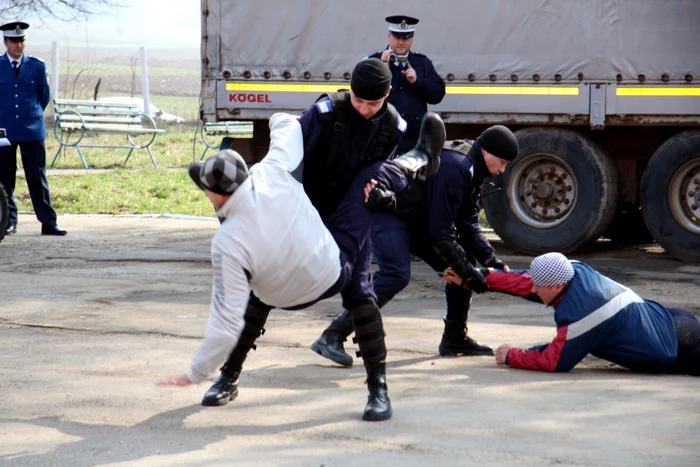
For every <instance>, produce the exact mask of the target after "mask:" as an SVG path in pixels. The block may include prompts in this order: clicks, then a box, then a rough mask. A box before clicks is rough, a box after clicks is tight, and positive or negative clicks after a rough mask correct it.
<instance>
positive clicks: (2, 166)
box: [0, 140, 56, 226]
mask: <svg viewBox="0 0 700 467" xmlns="http://www.w3.org/2000/svg"><path fill="white" fill-rule="evenodd" d="M18 146H19V149H20V152H21V153H22V167H24V175H25V177H26V178H27V186H28V188H29V195H30V196H31V198H32V205H33V206H34V212H35V213H36V217H37V219H39V222H41V223H42V224H46V225H56V211H54V210H53V208H52V207H51V198H50V196H49V182H48V181H47V180H46V147H45V145H44V141H43V140H42V141H24V142H19V143H13V144H11V145H10V146H5V147H2V148H0V183H2V185H3V187H5V193H7V204H8V206H7V207H8V211H9V223H8V226H10V225H12V226H16V225H17V204H16V203H15V196H14V191H15V183H16V178H17V147H18Z"/></svg>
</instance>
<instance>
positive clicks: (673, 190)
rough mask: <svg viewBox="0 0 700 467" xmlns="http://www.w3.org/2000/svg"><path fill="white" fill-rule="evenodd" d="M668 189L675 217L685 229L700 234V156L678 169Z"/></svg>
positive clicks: (672, 212)
mask: <svg viewBox="0 0 700 467" xmlns="http://www.w3.org/2000/svg"><path fill="white" fill-rule="evenodd" d="M668 189H669V196H668V199H669V206H670V208H671V214H672V215H673V217H674V218H675V219H676V221H677V222H678V223H679V224H680V225H681V226H682V227H683V228H684V229H686V230H688V231H690V232H694V233H696V234H699V235H700V158H698V159H695V160H692V161H690V162H688V163H686V164H685V165H683V166H682V167H681V168H680V169H678V171H677V172H676V173H675V174H674V175H673V178H672V180H671V183H670V184H669V188H668Z"/></svg>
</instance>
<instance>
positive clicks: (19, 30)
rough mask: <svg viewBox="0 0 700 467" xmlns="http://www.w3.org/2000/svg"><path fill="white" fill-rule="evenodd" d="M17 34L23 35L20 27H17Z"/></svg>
mask: <svg viewBox="0 0 700 467" xmlns="http://www.w3.org/2000/svg"><path fill="white" fill-rule="evenodd" d="M15 34H22V28H20V27H19V26H17V27H16V28H15Z"/></svg>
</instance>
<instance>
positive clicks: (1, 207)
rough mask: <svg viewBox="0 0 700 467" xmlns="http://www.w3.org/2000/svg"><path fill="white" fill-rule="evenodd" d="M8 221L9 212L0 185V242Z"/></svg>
mask: <svg viewBox="0 0 700 467" xmlns="http://www.w3.org/2000/svg"><path fill="white" fill-rule="evenodd" d="M9 220H10V212H9V211H8V207H7V195H6V194H5V188H3V186H2V185H0V242H1V241H2V239H3V238H5V230H7V223H8V222H9Z"/></svg>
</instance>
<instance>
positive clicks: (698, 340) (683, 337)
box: [668, 308, 700, 376]
mask: <svg viewBox="0 0 700 467" xmlns="http://www.w3.org/2000/svg"><path fill="white" fill-rule="evenodd" d="M668 311H669V312H670V313H671V316H673V321H674V322H675V323H676V335H677V336H678V359H677V360H676V365H675V366H676V368H675V369H676V371H677V372H678V373H683V374H687V375H693V376H700V322H698V320H697V319H696V318H695V316H693V315H692V314H690V312H688V311H686V310H684V309H682V308H669V310H668Z"/></svg>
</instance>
